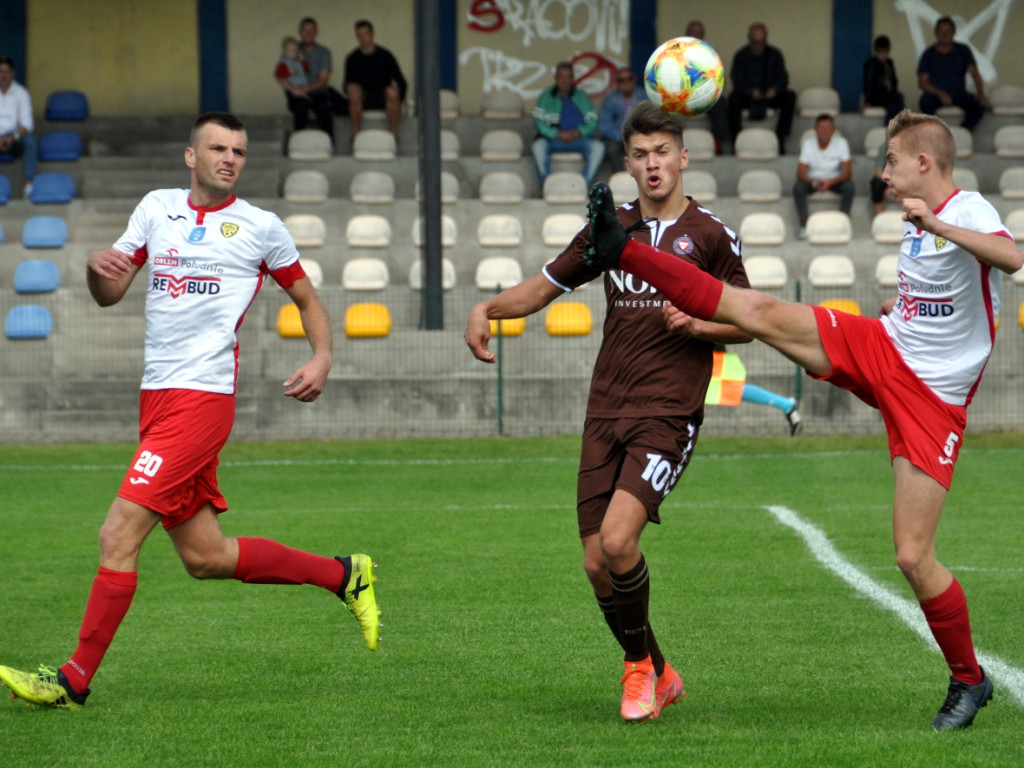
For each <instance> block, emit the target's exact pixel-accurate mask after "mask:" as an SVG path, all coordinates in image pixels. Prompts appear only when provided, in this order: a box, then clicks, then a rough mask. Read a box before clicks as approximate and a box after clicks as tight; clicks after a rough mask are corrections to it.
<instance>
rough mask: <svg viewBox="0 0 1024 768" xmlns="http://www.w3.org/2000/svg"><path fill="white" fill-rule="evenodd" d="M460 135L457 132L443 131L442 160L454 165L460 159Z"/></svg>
mask: <svg viewBox="0 0 1024 768" xmlns="http://www.w3.org/2000/svg"><path fill="white" fill-rule="evenodd" d="M459 149H460V144H459V134H457V133H456V132H455V131H441V159H442V160H444V161H445V162H449V163H454V162H455V161H457V160H458V159H459Z"/></svg>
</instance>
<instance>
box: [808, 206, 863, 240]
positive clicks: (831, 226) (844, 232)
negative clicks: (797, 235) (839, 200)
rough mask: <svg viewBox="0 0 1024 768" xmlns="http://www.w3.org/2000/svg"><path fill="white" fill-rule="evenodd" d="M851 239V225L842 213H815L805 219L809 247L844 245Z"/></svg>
mask: <svg viewBox="0 0 1024 768" xmlns="http://www.w3.org/2000/svg"><path fill="white" fill-rule="evenodd" d="M851 237H853V224H852V222H851V221H850V217H849V216H848V215H847V214H845V213H843V212H842V211H815V212H814V213H812V214H811V215H810V216H809V217H808V219H807V242H808V243H810V244H811V245H846V244H847V243H848V242H850V238H851Z"/></svg>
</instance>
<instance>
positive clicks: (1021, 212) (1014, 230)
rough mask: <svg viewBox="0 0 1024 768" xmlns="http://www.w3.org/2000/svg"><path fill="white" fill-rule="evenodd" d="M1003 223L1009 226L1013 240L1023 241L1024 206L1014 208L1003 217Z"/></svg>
mask: <svg viewBox="0 0 1024 768" xmlns="http://www.w3.org/2000/svg"><path fill="white" fill-rule="evenodd" d="M1003 223H1004V224H1006V226H1007V227H1008V228H1009V230H1010V234H1011V235H1012V236H1013V239H1014V240H1016V241H1017V242H1018V243H1020V242H1024V208H1014V209H1013V210H1012V211H1010V212H1009V213H1008V214H1007V215H1006V218H1005V219H1003Z"/></svg>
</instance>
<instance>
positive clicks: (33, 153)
mask: <svg viewBox="0 0 1024 768" xmlns="http://www.w3.org/2000/svg"><path fill="white" fill-rule="evenodd" d="M14 74H15V69H14V61H13V60H12V59H11V57H10V56H0V155H8V154H9V155H21V157H22V159H23V160H24V162H25V181H27V182H29V183H31V182H32V179H34V178H35V176H36V164H37V156H38V150H37V147H36V136H35V134H34V133H32V128H33V123H32V98H31V97H30V96H29V93H28V91H27V90H26V89H25V86H23V85H22V84H21V83H19V82H16V81H15V79H14Z"/></svg>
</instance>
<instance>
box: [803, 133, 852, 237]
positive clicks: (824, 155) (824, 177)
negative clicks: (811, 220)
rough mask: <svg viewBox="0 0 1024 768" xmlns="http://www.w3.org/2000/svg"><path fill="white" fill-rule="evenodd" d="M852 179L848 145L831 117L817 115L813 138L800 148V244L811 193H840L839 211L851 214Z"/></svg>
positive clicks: (809, 138) (805, 229)
mask: <svg viewBox="0 0 1024 768" xmlns="http://www.w3.org/2000/svg"><path fill="white" fill-rule="evenodd" d="M852 176H853V171H852V164H851V160H850V144H849V142H847V141H846V139H844V138H843V137H842V136H837V135H836V123H835V120H834V119H833V118H832V116H831V115H828V114H821V115H818V116H817V117H816V118H815V119H814V135H813V136H808V137H807V138H806V139H804V142H803V144H801V145H800V162H799V164H798V165H797V167H796V183H795V184H793V202H794V203H796V212H797V216H798V217H799V219H800V232H799V234H798V235H797V236H798V237H799V238H800V239H801V240H802V239H804V238H805V237H807V217H808V213H807V196H808V195H810V194H811V193H812V192H828V191H830V190H832V191H835V192H838V193H839V194H840V195H841V196H842V199H841V201H840V203H839V210H841V211H842V212H843V213H845V214H849V213H850V207H851V206H852V205H853V191H854V187H853V179H852Z"/></svg>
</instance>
